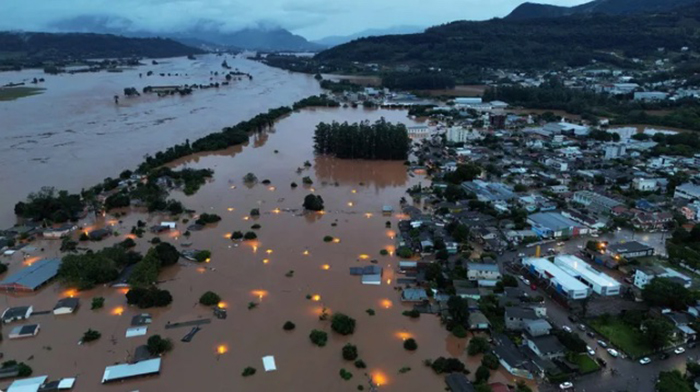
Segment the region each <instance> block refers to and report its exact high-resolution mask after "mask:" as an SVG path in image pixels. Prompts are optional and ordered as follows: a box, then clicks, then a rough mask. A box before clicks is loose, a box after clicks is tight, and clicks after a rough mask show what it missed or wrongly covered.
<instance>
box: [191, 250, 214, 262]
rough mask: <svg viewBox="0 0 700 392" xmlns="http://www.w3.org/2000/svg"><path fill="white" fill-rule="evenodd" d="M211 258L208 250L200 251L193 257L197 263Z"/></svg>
mask: <svg viewBox="0 0 700 392" xmlns="http://www.w3.org/2000/svg"><path fill="white" fill-rule="evenodd" d="M210 258H211V252H210V251H208V250H200V251H199V252H197V254H195V255H194V259H195V260H197V262H198V263H203V262H205V261H207V260H209V259H210Z"/></svg>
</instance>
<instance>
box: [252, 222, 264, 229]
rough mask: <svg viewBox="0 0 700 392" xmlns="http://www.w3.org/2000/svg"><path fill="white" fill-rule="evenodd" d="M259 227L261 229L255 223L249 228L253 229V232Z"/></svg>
mask: <svg viewBox="0 0 700 392" xmlns="http://www.w3.org/2000/svg"><path fill="white" fill-rule="evenodd" d="M261 227H262V226H260V225H259V224H257V223H256V224H254V225H253V226H250V228H251V229H253V230H258V229H259V228H261Z"/></svg>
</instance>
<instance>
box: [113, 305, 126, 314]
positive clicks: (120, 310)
mask: <svg viewBox="0 0 700 392" xmlns="http://www.w3.org/2000/svg"><path fill="white" fill-rule="evenodd" d="M123 313H124V307H122V306H117V307H116V308H114V309H112V314H113V315H115V316H121V315H122V314H123Z"/></svg>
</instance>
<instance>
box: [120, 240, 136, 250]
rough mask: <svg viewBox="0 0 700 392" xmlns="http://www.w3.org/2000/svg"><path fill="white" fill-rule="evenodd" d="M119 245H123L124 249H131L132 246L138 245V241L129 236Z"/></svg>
mask: <svg viewBox="0 0 700 392" xmlns="http://www.w3.org/2000/svg"><path fill="white" fill-rule="evenodd" d="M119 246H121V247H122V248H124V249H131V248H133V247H134V246H136V241H134V240H133V239H131V238H127V239H125V240H124V241H122V242H120V243H119Z"/></svg>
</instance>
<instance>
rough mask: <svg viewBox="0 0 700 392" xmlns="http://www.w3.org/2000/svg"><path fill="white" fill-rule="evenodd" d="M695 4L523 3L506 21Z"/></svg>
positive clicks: (637, 0) (628, 0) (651, 0)
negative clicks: (572, 4)
mask: <svg viewBox="0 0 700 392" xmlns="http://www.w3.org/2000/svg"><path fill="white" fill-rule="evenodd" d="M697 3H698V0H594V1H591V2H589V3H585V4H581V5H577V6H574V7H561V6H555V5H549V4H537V3H523V4H521V5H519V6H518V7H517V8H515V9H514V10H513V12H511V13H510V14H509V15H508V16H506V19H535V18H556V17H561V16H569V15H583V14H596V13H600V14H606V15H631V14H639V13H649V12H668V11H671V10H674V9H677V8H680V7H684V6H688V5H692V4H697Z"/></svg>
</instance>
